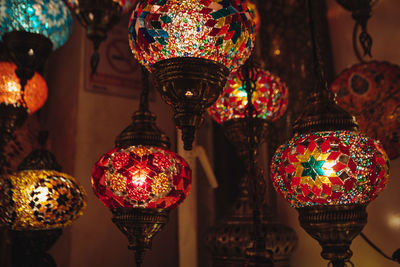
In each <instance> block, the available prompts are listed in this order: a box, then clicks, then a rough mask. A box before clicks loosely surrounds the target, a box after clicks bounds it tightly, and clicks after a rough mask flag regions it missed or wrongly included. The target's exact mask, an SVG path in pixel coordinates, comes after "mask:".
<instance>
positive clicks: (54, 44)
mask: <svg viewBox="0 0 400 267" xmlns="http://www.w3.org/2000/svg"><path fill="white" fill-rule="evenodd" d="M0 9H2V10H3V12H1V13H0V35H1V36H0V38H2V39H3V41H4V43H5V46H6V48H7V50H8V52H9V54H10V56H11V59H12V60H13V61H14V62H15V64H16V65H17V70H16V73H17V76H18V78H20V83H21V87H22V90H24V87H25V84H26V82H27V81H28V80H29V79H31V78H32V76H33V75H34V73H35V71H37V70H39V69H41V68H42V67H43V64H44V62H45V61H46V59H47V57H48V56H49V55H50V53H51V51H52V50H56V49H57V48H59V47H60V46H62V45H63V44H64V43H65V42H66V41H67V40H68V38H69V36H70V34H71V32H72V16H71V13H70V12H69V10H68V7H67V6H66V5H65V3H64V2H63V1H58V0H4V1H1V3H0Z"/></svg>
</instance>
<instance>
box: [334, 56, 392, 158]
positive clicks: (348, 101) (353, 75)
mask: <svg viewBox="0 0 400 267" xmlns="http://www.w3.org/2000/svg"><path fill="white" fill-rule="evenodd" d="M330 89H331V90H332V91H333V92H334V93H336V96H337V97H336V100H337V103H338V105H339V106H341V107H342V108H344V109H345V110H347V111H348V112H350V113H352V114H353V115H354V116H356V118H357V122H358V124H359V126H360V129H361V130H362V131H363V132H365V133H366V134H367V135H368V136H371V137H373V138H377V139H379V140H380V141H381V142H382V144H383V146H384V148H385V150H386V151H387V153H388V155H389V157H390V159H395V158H396V157H398V156H399V155H400V138H399V136H400V124H399V123H400V119H399V116H398V113H399V112H398V109H399V103H400V67H399V66H397V65H394V64H391V63H389V62H384V61H381V62H380V61H370V62H367V63H360V64H355V65H353V66H352V67H350V68H348V69H346V70H344V71H342V72H341V73H340V74H339V76H338V77H337V78H336V80H335V81H334V82H333V83H332V84H331V86H330Z"/></svg>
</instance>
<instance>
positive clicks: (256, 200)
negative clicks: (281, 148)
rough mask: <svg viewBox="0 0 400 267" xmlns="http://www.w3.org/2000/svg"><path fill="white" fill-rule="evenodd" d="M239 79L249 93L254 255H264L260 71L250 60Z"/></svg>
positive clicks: (246, 116)
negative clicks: (257, 96)
mask: <svg viewBox="0 0 400 267" xmlns="http://www.w3.org/2000/svg"><path fill="white" fill-rule="evenodd" d="M239 73H240V75H239V78H240V80H241V81H242V85H243V88H244V89H245V91H246V93H247V106H246V110H245V118H246V127H247V129H246V130H247V134H246V135H247V140H248V142H247V143H248V144H249V147H248V152H249V155H248V161H247V163H246V165H247V166H246V168H247V173H248V188H249V193H250V196H251V201H252V206H253V242H254V243H253V248H252V250H253V253H255V254H257V255H262V254H263V253H265V243H266V241H265V237H264V236H263V235H262V206H263V202H264V193H265V180H264V175H263V173H262V170H261V169H260V168H259V167H258V164H257V159H256V156H257V149H258V144H257V142H256V138H257V136H256V135H257V126H256V124H255V123H256V122H255V118H256V116H257V110H256V109H255V107H254V104H253V100H252V99H253V94H254V92H255V90H256V80H257V77H258V71H257V69H256V68H255V67H254V65H253V62H252V58H250V59H249V60H248V61H247V62H246V63H245V64H244V65H243V66H242V67H241V69H240V70H239Z"/></svg>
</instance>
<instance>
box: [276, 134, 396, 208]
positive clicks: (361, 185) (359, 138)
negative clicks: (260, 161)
mask: <svg viewBox="0 0 400 267" xmlns="http://www.w3.org/2000/svg"><path fill="white" fill-rule="evenodd" d="M271 172H272V175H271V177H272V181H273V184H274V187H275V189H276V190H277V191H278V192H279V193H280V194H281V195H282V196H283V197H284V198H285V199H286V200H287V201H289V202H290V204H291V205H292V206H293V207H297V208H298V207H304V206H311V205H341V204H350V203H368V202H369V201H371V200H373V199H375V197H376V196H377V195H378V194H379V192H380V191H381V190H382V189H383V188H384V187H385V185H386V183H387V182H388V177H389V159H388V157H387V155H386V153H385V151H384V150H383V148H382V146H381V145H380V143H379V142H377V141H374V140H372V139H370V138H368V137H366V136H365V135H363V134H361V133H359V132H350V131H337V132H317V133H313V134H307V135H295V137H293V138H292V139H291V140H290V141H289V142H288V143H287V144H284V145H282V146H281V147H280V148H279V149H278V150H277V152H276V153H275V155H274V157H273V160H272V165H271Z"/></svg>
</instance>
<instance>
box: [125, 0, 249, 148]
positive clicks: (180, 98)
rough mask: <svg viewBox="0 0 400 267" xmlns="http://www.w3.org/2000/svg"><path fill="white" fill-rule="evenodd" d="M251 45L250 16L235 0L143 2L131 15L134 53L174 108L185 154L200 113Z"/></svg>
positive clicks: (237, 66)
mask: <svg viewBox="0 0 400 267" xmlns="http://www.w3.org/2000/svg"><path fill="white" fill-rule="evenodd" d="M254 39H255V24H254V19H253V16H252V15H251V12H250V11H249V8H248V5H247V2H242V1H239V0H228V1H219V0H206V1H203V0H190V1H184V2H182V1H178V0H167V1H161V2H155V1H142V2H139V4H138V5H137V7H136V9H135V11H134V12H133V13H132V16H131V21H130V23H129V43H130V46H131V48H132V52H133V54H134V55H135V57H136V58H137V59H138V60H139V62H140V63H141V64H143V65H144V66H146V67H147V68H148V69H149V70H150V71H152V72H153V73H154V75H155V77H156V79H157V81H158V83H159V86H158V88H159V91H160V93H161V95H162V96H163V98H164V100H165V101H166V102H167V103H168V104H170V105H172V106H173V108H174V113H175V116H174V117H175V122H176V125H177V126H178V127H179V128H181V129H182V138H183V141H184V146H185V149H186V150H190V149H191V147H192V142H193V140H194V132H195V129H196V128H197V127H199V125H200V124H201V123H202V121H203V113H204V110H205V109H206V108H207V107H209V106H211V105H212V104H213V103H214V102H215V101H216V99H217V98H218V96H219V94H220V93H221V91H222V88H223V86H224V85H225V82H226V77H227V76H228V74H229V71H235V70H237V69H238V68H239V66H240V65H242V64H243V63H244V62H245V61H246V60H247V58H248V57H249V56H250V54H251V51H252V49H253V46H254Z"/></svg>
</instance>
